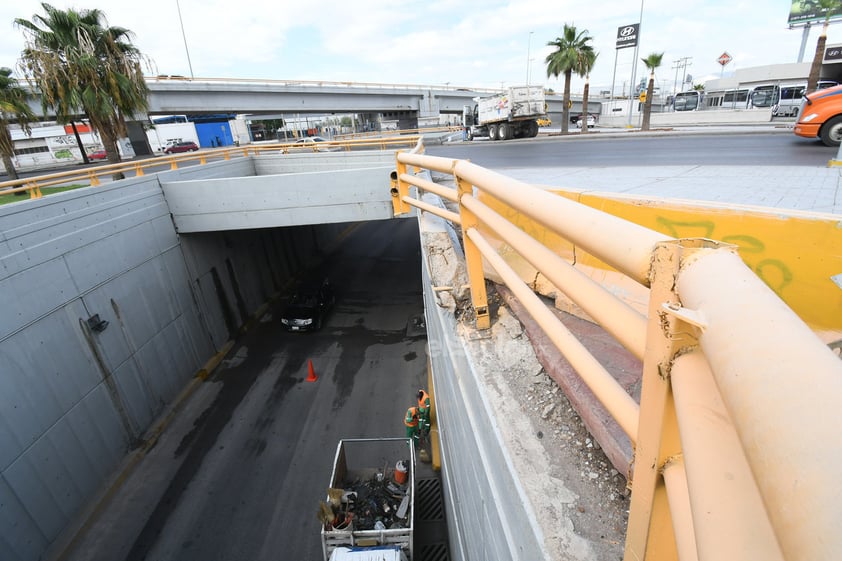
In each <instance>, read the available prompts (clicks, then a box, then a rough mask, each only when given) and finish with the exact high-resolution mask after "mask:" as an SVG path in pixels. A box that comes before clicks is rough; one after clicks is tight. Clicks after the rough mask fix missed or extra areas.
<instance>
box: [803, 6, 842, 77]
mask: <svg viewBox="0 0 842 561" xmlns="http://www.w3.org/2000/svg"><path fill="white" fill-rule="evenodd" d="M818 4H819V8H821V9H822V10H824V11H825V14H824V25H823V26H822V33H821V35H819V40H818V41H817V42H816V54H815V55H813V64H812V65H811V66H810V76H809V77H808V78H807V90H806V91H805V93H807V92H812V91H815V89H816V88H817V87H818V85H819V78H821V76H819V74H821V70H822V60H823V59H824V49H825V46H826V45H827V28H828V26H829V25H830V17H831V16H834V15H837V14H838V13H839V11H840V10H842V1H840V0H818Z"/></svg>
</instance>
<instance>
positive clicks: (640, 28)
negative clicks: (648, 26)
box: [628, 0, 643, 128]
mask: <svg viewBox="0 0 842 561" xmlns="http://www.w3.org/2000/svg"><path fill="white" fill-rule="evenodd" d="M641 37H643V0H640V19H638V20H637V43H636V44H635V46H634V63H633V64H632V73H631V84H630V85H629V124H628V127H629V128H631V122H632V107H633V106H634V96H633V95H632V92H633V91H634V86H635V78H636V74H637V72H635V71H636V70H637V54H638V52H639V50H640V38H641Z"/></svg>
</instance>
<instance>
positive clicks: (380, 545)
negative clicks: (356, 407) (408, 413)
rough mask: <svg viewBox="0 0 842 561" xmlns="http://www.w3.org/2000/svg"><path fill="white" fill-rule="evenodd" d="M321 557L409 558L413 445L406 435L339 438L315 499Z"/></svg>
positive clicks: (358, 560)
mask: <svg viewBox="0 0 842 561" xmlns="http://www.w3.org/2000/svg"><path fill="white" fill-rule="evenodd" d="M319 520H320V521H321V522H322V530H321V536H322V552H323V554H324V561H340V560H341V561H345V560H347V561H352V560H353V561H363V560H369V559H378V560H379V559H388V560H394V561H412V550H413V525H414V520H415V446H414V445H413V443H412V441H411V440H410V439H408V438H360V439H343V440H340V441H339V444H338V446H337V447H336V457H335V459H334V462H333V472H332V474H331V477H330V485H329V486H328V489H327V498H326V500H325V501H322V502H320V504H319Z"/></svg>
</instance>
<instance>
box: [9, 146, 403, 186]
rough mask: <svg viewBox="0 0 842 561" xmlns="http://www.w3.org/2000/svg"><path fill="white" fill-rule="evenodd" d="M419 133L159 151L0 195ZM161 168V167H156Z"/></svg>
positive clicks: (34, 180)
mask: <svg viewBox="0 0 842 561" xmlns="http://www.w3.org/2000/svg"><path fill="white" fill-rule="evenodd" d="M419 139H420V137H419V135H417V134H411V135H404V136H388V137H379V138H363V139H352V140H342V141H325V142H319V143H308V144H306V145H302V144H296V143H295V142H277V143H267V144H249V145H244V146H236V147H235V146H229V147H226V148H215V149H205V150H199V151H197V152H185V153H182V154H172V155H161V156H155V157H152V158H143V159H137V160H131V161H125V162H120V163H118V164H104V165H96V166H92V167H88V168H85V169H75V170H68V171H61V172H57V173H51V174H46V175H39V176H35V177H30V178H24V179H16V180H13V181H4V182H0V195H6V194H10V193H19V192H27V193H29V197H30V198H32V199H38V198H41V197H42V196H43V192H42V191H41V189H43V188H45V187H55V186H59V185H67V184H70V183H74V182H77V181H81V182H85V183H87V184H88V185H90V186H91V187H98V186H99V185H101V184H102V181H101V178H102V177H105V176H113V175H116V174H120V173H124V172H133V173H134V174H135V175H136V176H142V175H146V173H147V172H149V171H152V170H154V169H155V168H161V167H163V166H167V165H169V169H170V170H175V169H178V166H179V165H180V164H185V163H188V162H189V163H194V162H198V163H199V164H201V165H204V164H207V163H209V162H213V161H220V160H230V159H231V158H237V157H245V156H260V155H263V154H290V153H307V152H323V151H327V150H333V151H351V150H357V149H361V150H395V149H399V148H403V147H414V146H417V144H418V142H419ZM158 171H160V169H158Z"/></svg>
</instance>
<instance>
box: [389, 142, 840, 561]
mask: <svg viewBox="0 0 842 561" xmlns="http://www.w3.org/2000/svg"><path fill="white" fill-rule="evenodd" d="M396 159H397V170H396V172H395V174H394V177H393V182H392V200H393V207H394V212H395V215H400V214H404V213H407V212H409V211H410V209H411V207H416V208H419V209H421V210H422V211H424V212H431V213H433V214H436V215H438V216H441V217H442V218H445V219H447V220H449V221H451V222H453V223H454V224H456V225H459V226H460V227H461V230H462V234H463V236H462V237H463V243H464V246H465V248H464V249H465V258H466V265H467V270H468V276H469V280H470V285H471V299H472V304H473V307H474V310H475V312H476V327H477V328H478V329H486V328H488V327H490V317H489V315H488V304H487V300H486V289H485V278H484V274H483V264H482V260H483V259H485V260H486V261H487V263H488V264H489V265H490V266H491V267H492V268H493V269H494V270H495V271H496V272H497V274H498V275H499V276H500V278H502V279H503V281H504V282H505V284H506V285H507V286H508V287H509V289H510V290H511V291H512V292H513V293H514V294H515V296H516V297H517V298H518V299H519V301H520V302H521V303H522V304H523V305H524V307H526V308H527V310H528V311H529V313H530V314H531V315H532V316H533V318H534V319H535V320H536V322H538V323H539V324H540V325H541V326H542V328H543V329H544V330H545V332H546V333H547V335H548V337H549V338H550V339H551V340H552V342H553V343H554V345H555V346H556V347H557V348H558V349H559V351H560V352H561V353H562V354H563V355H564V356H565V358H566V359H567V360H568V361H569V362H570V364H571V365H572V366H573V367H574V368H575V369H576V371H577V372H578V374H579V375H580V377H581V378H582V380H583V381H584V382H585V383H586V384H587V385H588V387H589V388H590V389H591V390H592V391H593V392H594V394H595V395H596V397H597V398H598V399H599V400H600V401H601V402H602V404H603V405H604V406H605V407H606V408H607V409H608V411H609V412H610V414H611V415H612V416H613V417H614V419H615V420H616V421H617V422H618V424H619V425H620V426H621V427H622V429H623V430H624V431H625V433H626V434H627V435H628V437H629V439H630V440H631V442H632V444H633V446H634V450H635V456H634V469H633V474H632V476H631V478H630V480H629V486H630V488H631V491H632V494H631V502H630V513H629V523H628V527H627V532H626V543H625V556H624V559H625V561H639V560H646V561H661V560H666V559H680V560H681V561H692V560H702V561H721V560H723V559H727V560H729V561H742V560H745V561H754V560H757V559H764V560H766V561H770V560H775V561H778V560H787V561H807V560H816V559H842V532H839V524H840V521H842V479H840V478H839V476H838V471H839V465H840V463H841V462H842V447H840V446H839V445H838V442H839V434H838V433H839V427H840V422H839V419H840V416H839V406H840V403H842V361H840V360H839V357H838V356H837V355H836V354H835V353H834V352H833V351H832V350H831V349H829V348H828V347H827V345H825V344H824V343H823V342H822V341H821V340H820V339H819V338H818V337H817V336H816V335H815V334H814V333H813V332H812V331H811V330H810V328H809V327H808V326H807V325H806V324H805V323H804V322H802V321H801V320H800V319H799V318H798V317H797V316H796V315H795V313H794V312H792V311H791V310H790V309H789V308H788V307H787V306H786V304H784V303H783V302H782V301H781V300H780V299H779V298H778V297H777V296H776V295H775V294H774V292H773V291H772V290H770V289H769V288H768V287H767V286H766V285H765V284H764V283H763V282H762V281H761V280H760V279H759V278H758V277H757V276H756V275H755V274H754V273H753V272H752V271H751V270H750V269H749V268H748V267H746V266H745V265H744V263H743V262H742V260H741V259H740V257H739V255H738V254H737V250H736V247H735V246H731V245H727V244H723V243H720V242H716V241H713V240H708V239H674V238H670V237H668V236H665V235H663V234H660V233H658V232H655V231H652V230H649V229H647V228H644V227H642V226H639V225H636V224H633V223H630V222H626V221H624V220H622V219H620V218H617V217H615V216H612V215H609V214H606V213H603V212H601V211H598V210H595V209H593V208H591V207H587V206H585V205H582V204H579V203H577V202H574V201H571V200H568V199H566V198H563V197H560V196H556V195H554V194H552V193H549V192H546V191H543V190H541V189H538V188H535V187H533V186H530V185H527V184H525V183H522V182H519V181H516V180H513V179H510V178H508V177H505V176H503V175H500V174H497V173H494V172H491V171H489V170H486V169H484V168H481V167H479V166H477V165H474V164H471V163H469V162H467V161H463V160H452V159H447V158H441V157H433V156H425V155H420V154H410V153H406V152H399V153H398V154H397V157H396ZM409 168H416V169H418V170H431V171H437V172H441V173H446V174H452V175H453V177H454V178H455V182H456V189H452V188H448V187H443V186H441V185H438V184H436V183H433V182H431V181H428V180H426V179H423V178H421V177H418V176H417V175H416V174H415V173H409V172H408V170H409ZM411 187H415V188H417V189H420V190H421V191H426V192H430V193H435V194H437V195H439V196H440V197H443V198H445V199H447V200H449V201H452V202H454V203H457V204H458V208H459V212H458V213H455V212H451V211H448V210H444V209H441V208H438V207H436V206H433V205H429V204H427V203H425V202H423V201H420V200H418V198H416V197H414V196H412V195H411V194H410V188H411ZM479 192H482V193H485V194H488V195H491V196H492V197H494V198H496V199H498V200H499V201H502V202H503V203H504V204H505V205H507V206H508V207H510V208H511V209H513V210H514V211H517V212H520V213H522V214H524V215H526V216H528V217H529V218H531V219H532V220H534V221H535V222H538V223H540V224H542V225H543V226H544V227H546V228H547V229H549V230H551V231H552V232H555V233H556V234H558V235H560V236H562V237H563V238H565V239H567V240H568V241H570V242H572V243H573V244H575V245H577V246H579V247H581V248H582V249H584V250H585V251H587V252H588V253H590V254H592V255H594V256H595V257H597V258H598V259H601V260H602V261H603V262H605V263H607V264H608V265H610V266H611V267H613V268H615V269H616V270H617V271H619V272H621V273H622V274H624V275H626V276H628V277H629V278H631V279H633V280H634V281H636V282H638V283H640V284H641V285H643V286H646V287H648V288H649V294H650V296H649V305H648V313H647V315H645V316H644V315H642V314H640V313H638V312H636V311H635V310H633V309H631V308H630V307H629V306H627V305H626V304H625V303H624V302H623V301H622V300H620V299H619V298H617V297H616V296H614V295H613V294H612V293H611V292H609V291H608V290H607V289H606V288H605V287H603V286H601V285H599V284H597V283H596V282H594V281H592V280H591V279H590V278H589V277H587V276H586V275H584V274H583V273H581V272H580V271H579V270H577V269H575V268H574V267H573V266H572V265H570V264H569V263H567V262H566V261H564V260H563V259H562V258H561V257H559V256H558V255H557V254H555V253H553V252H552V251H551V250H549V249H548V248H546V247H545V246H543V245H542V244H541V243H540V242H538V241H537V240H535V239H533V238H531V237H530V236H528V235H527V234H526V233H524V232H523V231H522V230H520V229H518V228H517V227H515V226H514V225H513V224H511V223H510V222H509V221H507V220H506V219H505V218H504V217H503V216H501V215H500V214H498V213H496V212H495V211H494V210H492V209H491V208H490V207H488V206H487V205H485V204H484V203H483V202H481V200H480V199H479V198H478V196H477V194H478V193H479ZM488 231H491V232H493V233H494V234H495V235H496V236H497V237H499V238H500V239H502V240H504V242H505V243H506V244H508V246H509V247H510V248H512V249H514V250H515V251H517V252H518V253H519V254H520V255H521V256H522V257H523V258H524V259H526V260H527V261H528V262H529V263H531V264H532V266H534V267H535V268H536V269H538V270H539V271H540V272H541V273H542V274H544V275H545V276H546V277H547V278H548V279H549V280H550V281H551V282H552V283H553V285H554V286H555V287H556V288H557V289H559V290H560V291H562V292H564V293H565V294H566V295H567V296H568V297H569V298H570V299H571V300H573V301H574V302H575V303H576V304H578V305H579V306H580V307H581V308H582V309H583V310H584V311H585V312H587V313H588V314H589V315H590V316H591V317H592V318H593V319H594V320H595V321H596V322H597V323H599V324H600V325H601V326H602V328H603V329H605V330H606V331H607V332H608V333H610V334H611V335H613V336H614V337H615V338H616V339H617V340H618V341H619V342H620V343H621V344H622V345H623V346H624V347H626V348H627V349H628V350H629V351H630V352H631V353H633V354H634V355H635V356H637V357H639V358H640V359H641V360H642V362H643V373H642V379H643V383H642V389H641V398H640V404H639V405H638V403H637V402H636V401H635V400H634V399H633V398H632V397H631V396H629V395H628V394H627V393H626V391H625V390H624V389H623V388H622V386H620V384H619V383H618V382H617V381H616V380H615V379H614V378H613V377H612V376H611V375H610V374H609V373H608V372H607V371H606V369H605V368H603V367H602V365H601V364H600V363H599V361H598V359H597V358H596V357H594V356H593V355H591V354H590V353H589V352H588V351H587V350H586V349H585V347H584V345H582V343H581V342H579V341H578V339H577V338H576V337H575V335H573V334H572V333H571V332H570V331H569V330H568V329H567V328H566V327H565V326H564V325H563V323H562V322H561V321H560V320H558V319H557V317H556V315H555V314H554V313H553V312H552V311H551V310H549V309H548V308H547V307H546V305H545V304H544V303H543V302H542V301H541V300H540V299H539V298H538V297H537V296H536V295H535V294H534V293H533V292H532V290H531V289H530V288H529V287H528V286H527V285H526V284H525V283H524V282H523V281H522V280H521V279H520V278H519V277H518V275H517V274H516V273H515V271H514V270H513V269H512V268H511V267H510V266H509V265H508V264H507V263H506V261H505V260H504V259H503V258H502V257H501V256H500V255H499V254H498V253H497V252H496V250H495V249H494V248H493V246H492V244H491V243H489V240H488V236H487V232H488Z"/></svg>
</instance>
